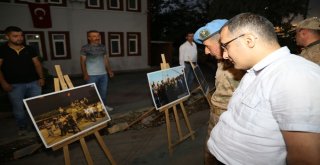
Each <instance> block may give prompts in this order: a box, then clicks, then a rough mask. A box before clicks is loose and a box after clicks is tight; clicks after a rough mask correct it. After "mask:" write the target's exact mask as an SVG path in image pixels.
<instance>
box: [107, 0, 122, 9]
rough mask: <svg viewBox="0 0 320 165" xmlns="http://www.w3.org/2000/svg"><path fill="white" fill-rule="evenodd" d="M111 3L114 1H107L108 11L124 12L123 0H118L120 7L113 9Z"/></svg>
mask: <svg viewBox="0 0 320 165" xmlns="http://www.w3.org/2000/svg"><path fill="white" fill-rule="evenodd" d="M111 1H112V0H107V9H108V10H123V0H117V1H118V5H119V7H112V6H111V4H110V3H111Z"/></svg>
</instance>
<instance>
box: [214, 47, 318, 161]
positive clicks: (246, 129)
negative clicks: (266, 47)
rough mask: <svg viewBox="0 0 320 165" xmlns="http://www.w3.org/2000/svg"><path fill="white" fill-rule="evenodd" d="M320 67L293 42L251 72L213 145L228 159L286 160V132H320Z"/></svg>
mask: <svg viewBox="0 0 320 165" xmlns="http://www.w3.org/2000/svg"><path fill="white" fill-rule="evenodd" d="M319 91H320V67H319V66H318V65H317V64H315V63H313V62H310V61H308V60H306V59H304V58H302V57H300V56H295V55H292V54H290V51H289V49H288V48H287V47H283V48H281V49H278V50H276V51H275V52H273V53H271V54H269V55H268V56H267V57H265V58H264V59H263V60H262V61H260V62H259V63H258V64H256V65H255V66H254V67H253V68H251V69H250V70H248V71H247V73H246V75H245V76H244V77H243V78H242V80H241V82H240V84H239V86H238V88H237V89H236V91H235V92H234V94H233V96H232V98H231V99H230V102H229V105H228V111H226V112H224V113H223V114H222V115H221V116H220V120H219V122H218V124H217V125H216V126H215V127H214V128H213V130H212V132H211V135H210V138H209V141H208V148H209V150H210V152H211V153H212V154H214V155H215V157H216V158H217V159H218V160H220V161H221V162H223V163H225V164H235V165H237V164H248V165H250V164H253V165H255V164H259V165H263V164H270V163H271V164H275V165H282V164H286V156H287V151H286V146H285V142H284V139H283V136H282V134H281V131H282V130H284V131H302V132H314V133H320V101H319V100H320V92H319Z"/></svg>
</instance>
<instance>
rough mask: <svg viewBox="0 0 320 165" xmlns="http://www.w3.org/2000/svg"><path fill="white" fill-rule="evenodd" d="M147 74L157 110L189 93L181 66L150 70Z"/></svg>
mask: <svg viewBox="0 0 320 165" xmlns="http://www.w3.org/2000/svg"><path fill="white" fill-rule="evenodd" d="M147 76H148V83H149V87H150V91H151V95H152V99H153V103H154V105H155V107H156V109H157V110H159V109H161V108H163V107H165V106H167V105H170V104H171V103H174V102H177V101H179V100H182V99H184V98H186V97H188V96H189V95H190V93H189V89H188V86H187V83H186V78H185V74H184V67H183V66H178V67H174V68H170V69H165V70H160V71H156V72H151V73H148V74H147Z"/></svg>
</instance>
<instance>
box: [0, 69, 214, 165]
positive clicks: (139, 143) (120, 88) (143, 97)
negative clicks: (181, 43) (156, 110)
mask: <svg viewBox="0 0 320 165" xmlns="http://www.w3.org/2000/svg"><path fill="white" fill-rule="evenodd" d="M153 70H154V69H151V70H144V71H139V72H132V73H119V74H117V75H116V76H115V77H114V78H112V79H111V80H110V82H109V88H108V96H107V100H108V102H109V103H108V105H109V106H112V107H114V108H115V110H114V111H112V112H111V113H110V115H111V119H112V118H114V117H116V116H121V115H122V114H124V113H126V112H128V111H135V110H142V109H148V108H149V107H152V99H151V95H150V90H149V88H148V84H147V76H146V73H148V72H151V71H153ZM210 73H212V72H204V74H205V76H206V78H207V80H208V78H211V79H210V80H211V82H210V80H208V81H209V83H210V86H211V87H212V83H213V79H212V75H211V74H210ZM72 82H73V84H74V86H79V85H82V84H84V82H83V80H81V78H72ZM49 88H50V85H49ZM52 89H53V87H52ZM47 92H51V91H50V90H49V91H47ZM185 105H186V104H185ZM186 109H187V111H188V106H186ZM208 113H209V109H208V108H204V109H201V110H199V111H197V112H195V113H192V114H191V115H190V116H189V119H190V122H191V127H192V128H193V130H195V131H196V138H195V140H193V141H192V140H191V138H189V139H187V140H186V141H184V142H182V143H181V144H179V145H177V146H176V147H175V148H174V151H173V155H172V156H169V152H168V148H167V146H168V142H167V133H166V125H165V124H162V125H160V126H158V127H152V128H146V129H140V130H128V131H124V132H119V133H115V134H110V135H103V138H104V140H105V143H106V145H107V146H108V147H109V149H110V152H111V154H112V155H113V157H114V159H115V161H116V162H117V163H118V164H133V165H138V164H202V163H203V148H204V138H205V134H206V129H207V121H208V116H209V115H208ZM180 119H182V118H180ZM171 122H172V121H171ZM181 125H182V126H184V122H183V121H181ZM174 128H175V125H172V130H173V136H175V137H176V136H177V134H176V130H175V129H174ZM0 129H1V130H2V131H1V134H0V144H3V143H5V142H6V141H12V140H13V139H19V138H20V137H17V135H16V132H17V128H16V126H15V122H14V120H13V117H7V118H2V119H1V124H0ZM31 136H32V135H31ZM36 136H37V134H36ZM20 139H21V138H20ZM86 139H87V140H86V141H87V144H88V147H89V151H90V153H91V154H92V157H93V160H94V162H95V164H109V162H108V160H107V158H106V157H105V155H104V154H103V152H102V150H101V149H100V147H99V146H98V144H97V142H96V139H95V138H90V137H88V138H86ZM70 155H71V163H72V164H86V161H85V158H84V155H83V153H82V150H81V147H80V144H78V143H74V144H71V145H70ZM2 163H5V164H9V165H11V164H12V165H15V164H17V165H19V164H25V163H26V164H36V163H43V164H48V165H49V164H64V161H63V152H62V150H58V151H52V149H45V148H44V147H43V148H41V149H40V150H38V151H37V152H36V153H35V154H32V155H29V156H26V157H23V158H20V159H17V160H11V161H5V162H1V161H0V164H2Z"/></svg>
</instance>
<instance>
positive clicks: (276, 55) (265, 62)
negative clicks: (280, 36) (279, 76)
mask: <svg viewBox="0 0 320 165" xmlns="http://www.w3.org/2000/svg"><path fill="white" fill-rule="evenodd" d="M288 54H290V50H289V49H288V47H286V46H285V47H281V48H279V49H277V50H275V51H274V52H272V53H270V54H268V55H267V56H266V57H265V58H263V59H262V60H261V61H260V62H258V63H257V64H256V65H254V66H253V67H252V68H251V69H249V70H248V72H250V71H255V72H259V71H261V70H262V69H263V68H265V67H267V66H269V65H270V64H272V63H273V62H274V61H278V59H280V58H282V57H283V56H285V55H288Z"/></svg>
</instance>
